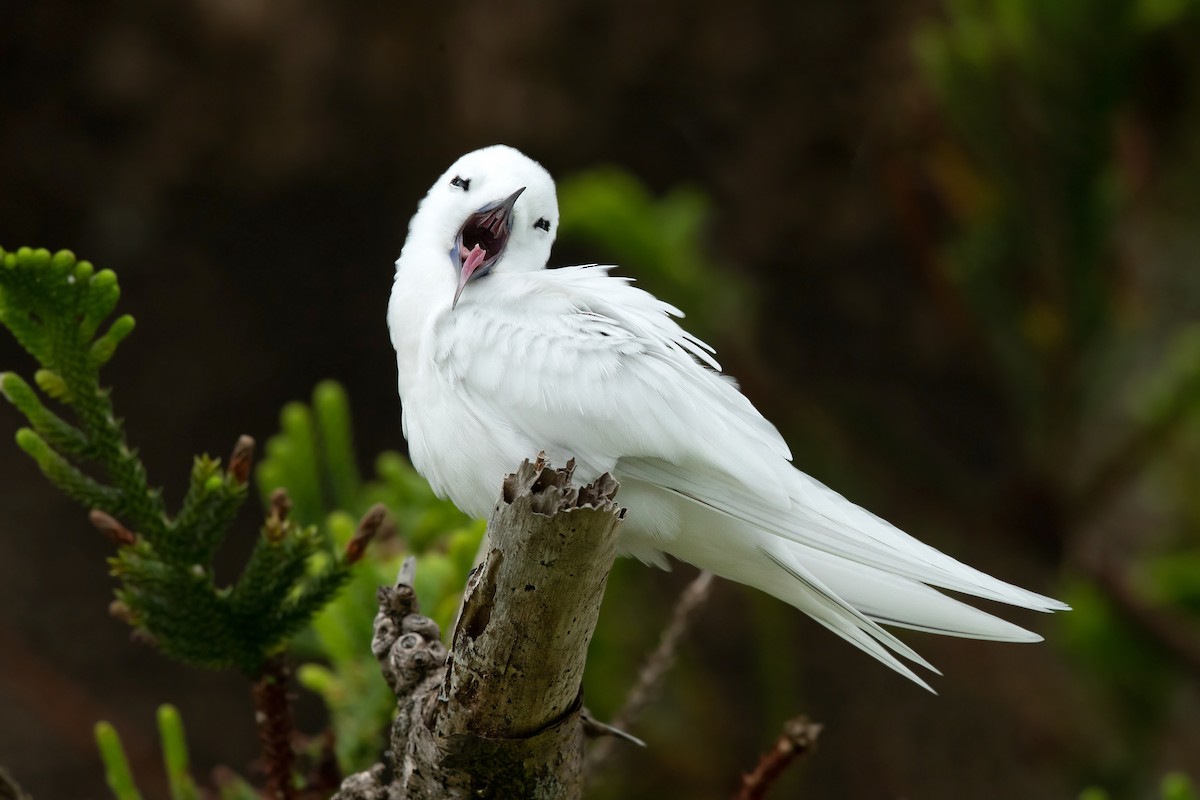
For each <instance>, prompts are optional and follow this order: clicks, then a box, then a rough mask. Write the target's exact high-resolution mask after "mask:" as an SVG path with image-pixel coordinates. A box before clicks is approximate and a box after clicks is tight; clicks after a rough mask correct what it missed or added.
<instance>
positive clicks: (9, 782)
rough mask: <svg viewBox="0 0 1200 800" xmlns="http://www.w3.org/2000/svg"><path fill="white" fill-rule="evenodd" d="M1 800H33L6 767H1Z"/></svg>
mask: <svg viewBox="0 0 1200 800" xmlns="http://www.w3.org/2000/svg"><path fill="white" fill-rule="evenodd" d="M0 800H32V798H31V797H30V796H29V795H27V794H25V792H24V791H23V790H22V789H21V787H20V786H18V785H17V782H16V781H15V780H14V779H13V777H12V776H11V775H9V774H8V771H7V770H5V769H4V767H0Z"/></svg>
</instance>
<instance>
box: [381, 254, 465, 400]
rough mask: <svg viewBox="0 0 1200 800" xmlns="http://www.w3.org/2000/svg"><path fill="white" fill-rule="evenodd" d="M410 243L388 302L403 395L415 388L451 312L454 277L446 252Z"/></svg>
mask: <svg viewBox="0 0 1200 800" xmlns="http://www.w3.org/2000/svg"><path fill="white" fill-rule="evenodd" d="M418 244H419V243H417V242H413V241H411V240H410V241H409V243H408V244H407V245H405V247H404V251H403V252H402V253H401V254H400V258H399V260H397V261H396V278H395V282H394V283H393V284H392V296H391V300H390V301H389V303H388V329H389V330H390V332H391V337H392V346H393V347H395V348H396V362H397V366H398V368H399V380H400V393H401V396H403V395H404V393H405V388H406V385H411V383H412V381H413V380H414V379H415V377H416V375H417V372H418V370H419V369H420V368H421V365H422V364H423V363H428V361H429V359H428V357H427V356H428V353H427V352H426V351H427V348H428V347H429V346H430V335H431V332H432V330H433V327H434V325H435V324H436V323H437V320H438V319H439V318H440V317H441V316H442V315H444V314H446V313H448V312H449V311H450V303H451V301H452V300H453V298H454V289H455V282H454V274H453V272H454V271H453V269H452V268H451V265H450V263H449V256H448V255H447V254H446V253H441V252H437V248H436V247H433V246H430V245H425V246H417V245H418Z"/></svg>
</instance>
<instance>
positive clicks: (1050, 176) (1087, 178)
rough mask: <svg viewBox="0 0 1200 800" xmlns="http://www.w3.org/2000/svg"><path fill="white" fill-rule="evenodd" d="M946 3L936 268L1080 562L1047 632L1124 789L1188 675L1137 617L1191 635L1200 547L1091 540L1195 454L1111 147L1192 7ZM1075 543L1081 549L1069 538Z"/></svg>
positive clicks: (1168, 341)
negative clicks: (1106, 731) (1076, 680)
mask: <svg viewBox="0 0 1200 800" xmlns="http://www.w3.org/2000/svg"><path fill="white" fill-rule="evenodd" d="M945 7H946V15H945V20H944V21H942V22H939V23H937V24H934V25H930V26H928V27H926V28H925V29H924V30H923V31H922V32H921V34H920V36H919V37H918V39H917V53H918V56H919V59H920V61H921V64H922V66H923V70H924V74H925V77H926V79H927V82H928V84H929V85H930V87H931V89H932V91H933V93H934V95H935V97H936V99H937V101H938V104H939V107H940V112H941V114H942V115H943V117H944V118H945V120H946V121H947V122H948V124H949V126H950V128H951V130H952V131H953V134H954V136H955V141H954V142H953V143H950V144H949V146H947V147H945V148H943V149H942V150H941V151H940V152H939V153H938V154H937V155H935V156H934V163H933V164H932V165H931V167H932V172H933V173H934V175H935V180H937V181H939V182H940V184H941V186H940V188H941V190H942V193H943V195H944V197H945V200H946V202H947V205H948V206H949V213H950V214H951V215H952V216H954V217H955V221H956V222H957V223H958V225H957V231H956V233H955V235H954V236H953V237H952V238H951V239H950V240H949V241H948V242H947V244H946V246H945V249H944V252H942V253H941V254H940V255H941V258H940V261H939V263H940V265H941V267H942V271H943V273H944V276H943V277H944V278H945V282H946V287H947V288H948V289H949V293H950V295H951V296H953V297H955V298H956V300H957V301H958V302H959V303H960V305H961V310H962V311H963V312H964V313H963V314H962V316H963V318H964V319H965V320H968V321H969V323H970V324H971V325H973V333H974V334H975V335H976V338H977V339H978V341H979V342H981V343H983V344H984V345H985V349H986V350H987V351H988V352H989V353H990V354H991V356H992V357H993V359H994V362H995V364H996V365H997V366H998V367H999V374H1000V376H1001V383H1002V387H1003V389H1005V390H1006V391H1007V392H1008V394H1009V396H1010V397H1011V399H1012V401H1013V402H1012V406H1013V408H1014V410H1015V411H1016V412H1017V417H1018V419H1017V423H1018V426H1019V430H1020V431H1021V433H1022V435H1023V448H1022V449H1023V450H1024V452H1023V453H1022V454H1021V455H1020V457H1021V458H1022V459H1023V460H1022V463H1019V464H1017V465H1015V468H1016V471H1017V473H1018V479H1019V480H1021V481H1024V482H1027V483H1030V484H1033V485H1036V486H1038V488H1039V490H1040V491H1041V493H1042V496H1043V497H1047V498H1049V501H1050V503H1051V504H1053V505H1052V513H1053V512H1058V515H1059V519H1057V520H1055V522H1056V523H1057V524H1058V525H1060V526H1061V530H1058V531H1055V533H1056V534H1057V535H1059V536H1061V537H1062V539H1063V540H1064V541H1063V542H1062V543H1061V546H1062V548H1063V550H1064V551H1066V552H1068V553H1072V554H1074V553H1075V552H1086V553H1087V554H1088V558H1089V559H1091V563H1089V564H1083V565H1077V567H1078V568H1079V571H1080V572H1082V573H1084V574H1079V575H1075V576H1072V577H1070V578H1069V579H1068V583H1067V585H1066V586H1065V598H1064V599H1066V600H1067V601H1068V602H1069V603H1070V604H1071V605H1072V606H1073V608H1074V611H1073V612H1072V613H1070V614H1067V615H1064V616H1062V617H1061V618H1059V619H1057V620H1056V621H1057V624H1058V627H1059V630H1060V634H1061V635H1060V636H1058V637H1055V638H1056V640H1057V641H1059V642H1061V643H1062V644H1063V645H1064V646H1065V647H1066V649H1067V650H1068V651H1069V653H1070V654H1071V655H1072V656H1073V657H1074V658H1075V660H1076V661H1077V662H1078V663H1079V664H1080V665H1081V667H1084V668H1085V669H1086V670H1087V673H1088V674H1089V676H1090V678H1091V679H1092V680H1093V681H1094V685H1093V686H1092V687H1091V688H1092V690H1093V691H1095V692H1096V700H1097V704H1098V705H1100V704H1106V705H1111V706H1112V707H1111V708H1105V711H1107V712H1109V713H1112V714H1113V715H1114V716H1115V717H1116V718H1117V719H1118V720H1119V722H1118V725H1119V727H1120V729H1121V731H1122V733H1124V734H1125V735H1124V736H1123V737H1122V741H1121V742H1120V743H1119V747H1118V748H1117V750H1119V754H1118V756H1117V761H1118V762H1120V763H1109V764H1106V765H1105V766H1104V769H1105V770H1107V772H1108V773H1110V774H1111V776H1112V778H1113V780H1112V783H1115V784H1120V785H1121V786H1122V787H1132V786H1134V785H1137V784H1139V783H1141V782H1142V781H1143V780H1144V770H1145V764H1146V763H1150V762H1151V761H1152V759H1153V756H1154V754H1153V753H1151V752H1150V751H1149V749H1148V748H1150V747H1152V746H1153V742H1154V740H1155V736H1156V735H1157V733H1158V732H1159V731H1160V730H1161V727H1162V725H1163V724H1164V723H1165V720H1166V719H1167V717H1168V715H1170V714H1171V713H1173V711H1172V700H1173V698H1174V697H1175V692H1176V687H1177V686H1178V682H1179V680H1180V678H1181V670H1180V669H1179V667H1178V664H1177V663H1175V661H1174V660H1173V658H1172V655H1171V652H1170V650H1171V646H1170V644H1169V643H1165V642H1164V641H1162V639H1163V638H1164V637H1162V636H1161V635H1158V634H1156V632H1155V629H1156V628H1157V629H1158V630H1160V631H1161V629H1162V626H1161V625H1156V624H1154V623H1151V624H1147V622H1146V620H1147V619H1153V620H1155V622H1161V621H1166V620H1169V623H1168V624H1169V625H1170V626H1172V629H1173V630H1175V629H1177V632H1178V634H1179V635H1180V636H1188V635H1200V540H1197V538H1196V536H1195V530H1194V527H1193V529H1192V530H1188V529H1187V525H1186V523H1185V524H1183V525H1178V527H1177V528H1176V529H1174V530H1172V529H1171V524H1170V522H1168V521H1166V520H1154V521H1153V522H1152V524H1154V525H1155V526H1157V527H1160V528H1161V530H1160V531H1159V532H1158V533H1157V535H1145V536H1140V537H1139V539H1140V541H1138V542H1137V543H1136V544H1137V547H1140V548H1141V550H1140V551H1139V550H1138V549H1137V547H1131V546H1129V545H1131V544H1133V540H1132V537H1130V541H1129V542H1127V543H1125V544H1123V545H1122V546H1120V547H1116V548H1112V550H1113V552H1111V553H1109V552H1105V548H1104V546H1103V544H1102V541H1101V540H1102V537H1100V536H1097V535H1096V532H1094V531H1090V530H1087V526H1088V525H1089V523H1090V522H1091V521H1092V520H1094V519H1096V518H1098V517H1100V516H1102V515H1103V512H1104V510H1105V509H1106V508H1108V507H1109V504H1111V503H1112V502H1113V500H1114V498H1116V497H1119V496H1121V490H1122V489H1123V488H1126V487H1127V486H1129V485H1131V484H1134V483H1135V482H1138V481H1142V480H1147V479H1148V478H1155V477H1159V476H1158V475H1157V474H1156V471H1155V466H1156V465H1159V464H1166V463H1168V462H1169V461H1170V459H1171V458H1172V451H1180V450H1182V449H1183V448H1186V447H1188V446H1192V447H1195V445H1194V444H1193V445H1188V444H1187V442H1188V441H1190V440H1194V439H1195V438H1196V437H1195V430H1196V429H1197V428H1200V333H1198V329H1197V327H1196V326H1195V324H1194V323H1193V324H1190V325H1176V326H1175V327H1174V328H1173V329H1164V328H1166V324H1167V321H1165V320H1164V321H1159V320H1155V319H1150V320H1147V319H1146V316H1149V317H1153V316H1154V314H1153V313H1150V314H1149V315H1145V316H1143V315H1142V314H1141V313H1136V312H1139V311H1143V310H1144V309H1141V308H1139V305H1140V302H1139V301H1140V300H1141V298H1137V299H1135V300H1134V301H1133V302H1131V301H1130V299H1129V296H1130V294H1131V292H1130V275H1131V273H1132V272H1133V270H1132V269H1131V267H1130V265H1129V264H1128V263H1125V261H1126V260H1127V258H1128V253H1127V252H1123V250H1122V248H1120V247H1119V246H1118V240H1117V236H1118V232H1119V231H1120V225H1119V223H1120V222H1121V220H1122V215H1123V214H1126V213H1127V212H1128V207H1129V199H1128V198H1129V194H1130V184H1131V182H1130V181H1129V177H1130V175H1131V174H1133V171H1131V170H1130V169H1129V168H1128V167H1129V165H1128V164H1125V163H1123V161H1122V152H1121V148H1120V147H1119V146H1118V145H1119V143H1120V142H1121V141H1122V136H1121V134H1122V132H1124V131H1126V130H1128V126H1129V125H1130V122H1131V119H1133V118H1135V117H1136V105H1137V104H1136V98H1132V97H1131V96H1130V94H1131V93H1130V87H1131V86H1132V85H1134V79H1135V78H1136V77H1137V76H1138V72H1139V66H1140V65H1141V64H1142V63H1143V62H1144V61H1145V60H1147V54H1148V53H1150V52H1151V51H1152V49H1153V48H1155V47H1156V46H1157V45H1159V44H1160V43H1161V42H1160V41H1159V40H1157V39H1155V38H1154V37H1156V36H1157V35H1158V34H1159V33H1160V31H1161V29H1162V28H1163V27H1164V26H1167V25H1169V24H1172V23H1175V22H1177V21H1179V20H1181V19H1182V18H1183V16H1184V15H1185V14H1187V13H1193V12H1195V11H1196V9H1197V5H1196V3H1194V2H1191V1H1190V0H1180V1H1179V2H1176V0H1064V1H1063V2H1042V0H947V2H946V4H945ZM1135 360H1136V361H1137V362H1139V363H1136V365H1133V364H1131V362H1134V361H1135ZM1122 373H1128V374H1126V375H1124V376H1123V377H1122V378H1121V379H1117V378H1116V377H1115V376H1116V375H1119V374H1122ZM1114 423H1116V424H1114ZM1189 430H1191V431H1193V433H1192V434H1191V435H1190V436H1187V435H1183V434H1186V433H1187V432H1188V431H1189ZM1081 453H1082V454H1086V455H1085V456H1084V457H1082V458H1081V457H1080V454H1081ZM1193 456H1194V454H1193ZM1189 464H1190V465H1189V466H1188V467H1186V468H1184V469H1180V468H1179V466H1180V465H1179V464H1172V466H1173V467H1174V469H1173V470H1172V472H1173V475H1174V477H1173V479H1172V480H1174V481H1175V482H1176V485H1175V486H1172V485H1170V483H1169V482H1165V481H1161V480H1160V481H1158V482H1157V483H1156V484H1155V485H1154V487H1153V490H1152V491H1154V492H1155V493H1157V494H1158V495H1159V498H1160V499H1162V498H1166V499H1167V504H1168V505H1170V504H1171V503H1177V504H1178V505H1179V506H1180V508H1184V507H1186V506H1187V504H1188V503H1193V504H1194V502H1195V501H1194V497H1195V485H1194V483H1195V482H1194V475H1195V464H1196V460H1195V458H1194V457H1193V458H1192V460H1191V461H1190V462H1189ZM1172 490H1174V494H1175V495H1177V498H1173V497H1172ZM1188 498H1192V499H1188ZM1161 516H1164V517H1165V516H1166V515H1161ZM1084 531H1087V534H1086V535H1088V536H1089V538H1088V539H1087V540H1086V541H1084V542H1083V543H1079V544H1077V542H1076V541H1075V540H1074V537H1076V536H1080V537H1081V538H1082V536H1081V534H1083V532H1084ZM1097 552H1099V553H1100V556H1099V557H1098V558H1097V557H1095V555H1094V554H1095V553H1097ZM1081 560H1082V559H1081ZM1095 563H1103V564H1104V565H1105V566H1104V568H1103V569H1104V570H1112V573H1111V574H1108V573H1107V572H1103V571H1101V570H1100V569H1099V568H1097V567H1096V566H1095ZM1166 638H1170V637H1169V636H1168V637H1166ZM1171 780H1174V779H1171ZM1185 783H1186V781H1185ZM1170 786H1171V787H1173V788H1171V789H1170V790H1169V791H1168V788H1167V784H1164V796H1172V797H1175V796H1181V797H1187V796H1190V792H1191V790H1190V788H1186V793H1184V794H1181V795H1180V794H1178V792H1181V791H1185V790H1184V789H1181V788H1180V787H1181V786H1185V784H1181V783H1179V782H1178V781H1175V782H1174V783H1170ZM1083 796H1084V797H1088V798H1093V797H1095V798H1100V797H1106V796H1107V795H1106V794H1105V793H1104V792H1102V791H1101V790H1099V789H1094V790H1088V792H1085V793H1084V795H1083Z"/></svg>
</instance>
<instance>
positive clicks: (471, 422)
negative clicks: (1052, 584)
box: [388, 146, 1066, 688]
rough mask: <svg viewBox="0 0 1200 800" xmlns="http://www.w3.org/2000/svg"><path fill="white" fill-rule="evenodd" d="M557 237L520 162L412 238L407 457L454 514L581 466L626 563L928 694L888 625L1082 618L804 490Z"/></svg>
mask: <svg viewBox="0 0 1200 800" xmlns="http://www.w3.org/2000/svg"><path fill="white" fill-rule="evenodd" d="M557 229H558V204H557V200H556V198H555V191H554V182H553V180H552V179H551V178H550V175H549V174H548V173H547V172H546V171H545V170H544V169H543V168H542V167H541V166H540V165H539V164H537V163H536V162H534V161H532V160H530V159H529V158H527V157H526V156H524V155H522V154H521V153H520V152H518V151H517V150H514V149H512V148H509V147H503V146H496V147H489V148H485V149H483V150H477V151H475V152H473V153H469V154H467V155H465V156H463V157H462V158H461V159H459V160H458V161H457V162H456V163H455V164H454V165H453V166H452V167H450V169H449V170H447V171H446V173H445V174H444V175H443V176H442V177H441V178H440V179H439V180H438V182H437V183H436V184H434V186H433V188H432V189H430V191H429V194H428V195H427V196H426V198H425V200H424V201H423V202H422V203H421V206H420V208H419V209H418V211H417V213H416V215H415V216H414V217H413V219H412V222H411V223H410V225H409V233H408V240H407V242H406V243H405V245H404V250H403V252H402V253H401V255H400V258H399V260H398V261H397V262H396V279H395V284H394V286H393V289H392V296H391V303H390V305H389V308H388V326H389V328H390V330H391V335H392V343H393V345H394V346H395V348H396V356H397V363H398V366H399V389H400V398H401V402H402V407H403V420H404V433H405V436H406V437H407V439H408V443H409V452H410V455H411V458H412V461H413V464H414V465H415V466H416V468H417V470H418V471H419V472H420V473H421V474H422V475H424V476H425V478H426V479H427V480H428V481H429V483H430V484H431V485H432V486H433V488H434V490H435V491H436V492H438V494H440V495H442V496H446V497H449V498H450V499H451V500H452V501H453V502H454V503H455V504H456V505H457V506H458V507H459V508H461V509H462V510H463V511H464V512H466V513H468V514H471V515H473V516H477V517H484V516H487V515H488V514H489V513H490V512H491V509H492V506H493V505H494V504H495V502H496V498H497V494H498V488H499V485H500V481H501V478H502V477H503V476H504V475H505V474H506V473H508V472H510V471H511V470H512V469H513V468H514V467H515V466H516V465H517V464H518V463H520V461H521V459H523V458H527V457H530V456H532V455H533V454H536V453H537V452H539V451H545V452H546V454H547V455H548V456H549V458H550V460H551V462H552V463H555V464H563V463H565V462H566V461H567V459H570V458H573V459H575V461H576V464H577V469H576V475H577V476H578V477H579V478H581V479H583V480H590V479H592V478H594V477H596V476H597V475H599V474H601V473H603V472H605V471H607V472H611V473H612V474H613V475H614V476H615V477H616V478H617V479H618V480H619V481H620V483H621V491H620V501H621V503H622V504H623V505H625V506H626V507H628V509H629V514H628V516H627V518H626V522H625V524H624V526H623V529H622V534H621V537H622V538H621V549H622V552H623V553H624V554H626V555H630V556H634V557H636V558H639V559H641V560H642V561H645V562H647V563H650V564H656V565H659V566H665V565H666V559H665V557H664V554H670V555H672V556H674V557H676V558H679V559H681V560H683V561H687V562H690V563H692V564H695V565H696V566H698V567H702V568H704V569H708V570H711V571H712V572H714V573H716V574H718V575H721V576H723V577H726V578H729V579H731V580H735V581H739V582H741V583H745V584H749V585H751V586H754V587H756V588H759V589H762V590H763V591H765V592H768V593H770V594H772V595H774V596H776V597H778V598H780V599H782V600H784V601H786V602H788V603H790V604H792V605H794V606H795V607H797V608H799V609H800V610H802V611H804V612H806V613H808V614H809V615H811V616H812V617H813V618H814V619H816V620H817V621H818V622H820V623H821V624H822V625H824V626H826V627H827V628H829V629H830V630H832V631H834V632H835V633H837V634H838V635H839V636H842V637H843V638H845V639H847V640H849V641H851V642H852V643H854V644H855V645H857V646H858V647H860V648H862V649H863V650H865V651H867V652H868V653H870V654H871V655H873V656H875V657H876V658H878V659H879V660H881V661H883V662H884V663H886V664H887V665H889V666H891V667H892V668H893V669H895V670H897V671H898V672H900V673H902V674H904V675H906V676H907V677H909V678H911V679H912V680H914V681H916V682H917V683H919V684H920V685H922V686H925V687H926V688H928V686H927V684H925V682H924V681H922V680H921V679H920V678H919V677H918V676H917V675H915V674H914V673H913V672H912V671H911V670H910V669H909V668H908V667H907V666H906V665H905V664H904V663H903V662H901V661H900V660H899V659H898V658H897V657H896V656H902V657H903V658H905V659H908V660H909V661H912V662H914V663H917V664H920V665H922V666H924V667H927V668H929V669H933V667H931V666H930V665H929V664H928V663H927V662H925V661H924V660H923V659H922V658H921V657H920V656H918V655H917V654H916V653H915V652H914V651H913V650H912V649H911V648H909V647H908V646H907V645H905V644H904V643H902V642H901V641H900V640H899V639H897V638H896V637H894V636H893V635H892V634H891V633H889V632H887V631H886V630H884V629H883V628H882V627H880V623H883V624H887V625H894V626H900V627H907V628H914V629H917V630H924V631H932V632H935V633H942V634H947V635H951V636H963V637H971V638H979V639H995V640H999V641H1010V642H1033V641H1039V640H1040V637H1039V636H1037V635H1036V634H1033V633H1030V632H1029V631H1026V630H1024V629H1022V628H1019V627H1017V626H1016V625H1013V624H1011V623H1009V622H1006V621H1004V620H1001V619H999V618H997V617H994V616H992V615H990V614H987V613H984V612H982V611H979V610H978V609H975V608H973V607H971V606H968V605H966V604H964V603H961V602H959V601H958V600H955V599H953V598H950V597H947V596H946V595H944V594H942V593H941V592H938V591H937V590H936V589H935V588H931V587H937V588H941V589H949V590H952V591H956V592H961V593H964V594H968V595H974V596H976V597H982V598H987V599H989V600H997V601H1000V602H1002V603H1008V604H1011V605H1015V606H1021V607H1023V608H1029V609H1034V610H1037V611H1054V610H1063V609H1066V606H1064V605H1063V604H1062V603H1059V602H1057V601H1055V600H1052V599H1050V598H1048V597H1043V596H1041V595H1038V594H1035V593H1033V592H1030V591H1027V590H1025V589H1021V588H1019V587H1017V586H1013V585H1011V584H1008V583H1005V582H1003V581H1000V580H997V579H996V578H993V577H991V576H989V575H986V574H984V573H982V572H979V571H978V570H975V569H972V568H971V567H968V566H966V565H964V564H961V563H959V562H958V561H955V560H954V559H952V558H950V557H949V556H947V555H945V554H943V553H941V552H939V551H937V550H935V549H934V548H932V547H929V546H928V545H925V544H922V543H921V542H919V541H917V540H916V539H914V538H912V537H911V536H909V535H907V534H905V533H904V532H902V531H900V530H898V529H897V528H895V527H893V526H892V525H890V524H888V523H887V522H885V521H883V520H881V519H879V518H878V517H876V516H874V515H872V514H871V513H869V512H868V511H866V510H864V509H862V508H860V507H859V506H857V505H855V504H853V503H851V502H850V501H848V500H846V499H845V498H844V497H842V496H841V495H839V494H837V493H836V492H834V491H832V490H830V489H828V488H826V487H825V486H823V485H822V484H821V483H819V482H818V481H816V480H814V479H813V478H810V477H809V476H807V475H805V474H804V473H803V472H800V471H799V470H797V469H795V468H794V467H793V466H792V465H791V464H790V463H789V461H790V459H791V452H790V451H789V450H788V446H787V444H786V443H785V442H784V441H783V439H782V438H781V437H780V435H779V432H778V431H777V430H776V429H775V426H773V425H772V424H771V423H770V422H768V421H767V420H766V419H764V418H763V417H762V415H760V414H759V413H758V411H757V410H756V409H755V408H754V406H753V405H751V403H750V401H749V400H747V399H746V398H745V397H744V396H743V395H742V394H741V393H740V392H739V391H738V390H737V387H736V385H735V384H734V383H733V382H732V381H731V380H729V379H728V378H726V377H724V376H722V375H720V373H719V370H720V367H719V365H718V364H717V362H716V361H715V360H714V358H713V352H712V349H711V348H710V347H708V345H706V344H705V343H703V342H701V341H700V340H698V339H696V338H695V337H694V336H692V335H691V334H689V333H687V332H686V331H685V330H683V329H682V328H681V327H680V326H679V325H678V324H677V323H676V322H675V319H674V318H675V317H681V316H682V314H680V312H679V311H678V310H677V309H675V308H673V307H672V306H670V305H668V304H666V303H664V302H662V301H660V300H658V299H656V298H655V297H653V296H652V295H650V294H648V293H647V292H644V291H642V290H641V289H638V288H636V287H634V286H633V285H632V284H631V282H630V281H629V280H628V279H625V278H618V277H613V276H610V275H609V274H608V273H607V269H606V268H605V267H601V266H586V267H566V268H562V269H554V270H549V269H545V267H546V262H547V260H548V258H549V255H550V245H551V244H552V242H553V240H554V235H555V233H556V232H557ZM935 671H936V670H935Z"/></svg>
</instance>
